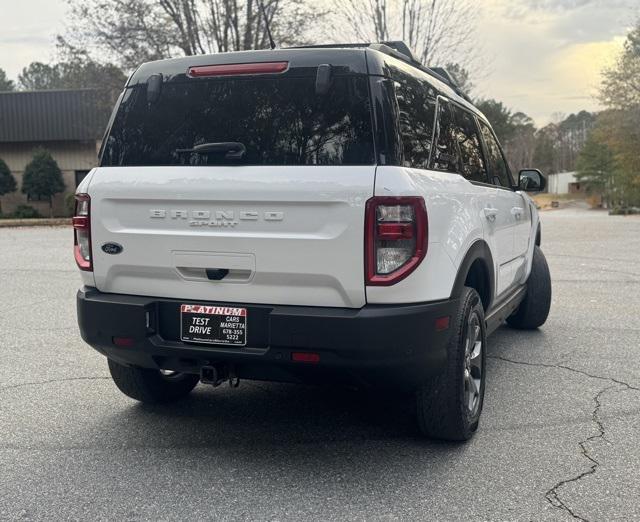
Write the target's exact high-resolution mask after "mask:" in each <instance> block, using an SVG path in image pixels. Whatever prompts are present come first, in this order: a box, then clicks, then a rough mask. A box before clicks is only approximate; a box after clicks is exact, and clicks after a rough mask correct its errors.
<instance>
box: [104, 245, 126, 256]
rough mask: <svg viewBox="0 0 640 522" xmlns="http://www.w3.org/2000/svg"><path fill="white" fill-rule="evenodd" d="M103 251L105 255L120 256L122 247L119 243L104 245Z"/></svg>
mask: <svg viewBox="0 0 640 522" xmlns="http://www.w3.org/2000/svg"><path fill="white" fill-rule="evenodd" d="M102 251H103V252H104V253H105V254H111V255H115V254H119V253H120V252H122V245H119V244H118V243H105V244H104V245H102Z"/></svg>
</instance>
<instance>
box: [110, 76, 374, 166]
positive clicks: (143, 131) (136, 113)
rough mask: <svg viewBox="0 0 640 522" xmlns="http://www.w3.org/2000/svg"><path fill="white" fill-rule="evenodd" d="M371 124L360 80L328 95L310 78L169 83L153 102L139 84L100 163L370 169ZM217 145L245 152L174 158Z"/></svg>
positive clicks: (343, 82)
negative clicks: (231, 145)
mask: <svg viewBox="0 0 640 522" xmlns="http://www.w3.org/2000/svg"><path fill="white" fill-rule="evenodd" d="M371 125H372V124H371V110H370V101H369V92H368V82H367V78H366V77H364V76H344V77H335V78H334V79H333V82H332V86H331V89H330V91H329V92H328V93H327V94H325V95H317V94H316V93H315V77H309V78H277V79H276V78H266V77H261V78H257V77H252V78H244V79H238V78H234V79H219V78H218V79H210V80H187V81H183V82H168V83H165V84H164V85H163V87H162V92H161V95H160V98H159V99H158V100H157V101H155V102H154V103H148V102H147V93H146V86H145V85H138V86H135V87H132V88H128V89H127V91H126V93H125V95H124V97H123V100H122V103H121V105H120V107H119V109H118V111H117V114H116V117H115V119H114V122H113V125H112V128H111V131H110V133H109V137H108V138H107V141H106V143H105V147H104V151H103V155H102V165H103V166H133V165H136V166H137V165H222V164H224V165H234V164H240V165H370V164H373V163H374V147H373V132H372V128H371ZM220 142H240V143H242V144H243V145H244V146H245V148H246V153H245V154H244V156H243V157H242V159H240V160H237V159H227V158H225V153H224V152H222V153H220V152H215V153H208V154H196V153H189V152H184V151H183V152H177V150H178V149H191V148H193V147H194V146H196V145H200V144H204V143H220Z"/></svg>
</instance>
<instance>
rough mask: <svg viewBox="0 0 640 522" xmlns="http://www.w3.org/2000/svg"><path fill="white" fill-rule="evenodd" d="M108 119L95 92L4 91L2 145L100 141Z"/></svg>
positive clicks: (0, 96)
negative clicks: (35, 142) (28, 142)
mask: <svg viewBox="0 0 640 522" xmlns="http://www.w3.org/2000/svg"><path fill="white" fill-rule="evenodd" d="M101 105H102V106H101ZM108 117H109V115H108V112H107V111H106V110H105V108H104V107H103V103H101V99H100V96H99V93H98V92H97V91H95V90H93V89H74V90H64V91H24V92H20V91H18V92H0V142H1V143H11V142H26V141H30V142H34V141H67V140H95V139H100V138H101V136H102V133H103V132H104V128H105V125H106V121H107V119H108Z"/></svg>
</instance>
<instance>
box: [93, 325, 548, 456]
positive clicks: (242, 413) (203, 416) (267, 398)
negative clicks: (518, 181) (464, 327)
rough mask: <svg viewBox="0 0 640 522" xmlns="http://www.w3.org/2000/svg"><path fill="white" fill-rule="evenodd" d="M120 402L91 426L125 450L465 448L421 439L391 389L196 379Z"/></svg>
mask: <svg viewBox="0 0 640 522" xmlns="http://www.w3.org/2000/svg"><path fill="white" fill-rule="evenodd" d="M518 335H519V337H518V342H519V343H522V344H523V345H526V346H527V347H529V348H530V347H531V346H532V345H534V344H536V342H539V341H540V340H542V337H541V336H540V335H539V334H537V333H536V332H534V333H531V334H530V336H531V338H530V339H529V340H527V337H529V334H527V333H524V334H523V333H522V332H520V333H519V334H518ZM514 340H515V339H514V337H513V331H512V330H509V329H500V330H498V331H497V332H496V333H495V334H494V335H493V336H492V337H491V341H492V342H491V343H490V348H489V350H488V353H489V355H492V354H496V355H497V354H500V353H505V352H506V351H508V350H509V345H512V344H513V342H514ZM488 365H489V369H490V370H491V373H493V375H491V377H490V379H494V378H495V379H503V378H509V376H508V371H507V370H508V368H501V367H498V366H497V365H495V364H494V363H493V362H492V361H491V359H489V360H488ZM492 366H493V368H492ZM490 389H491V386H490V385H489V386H488V391H489V390H490ZM489 393H490V391H489ZM492 402H494V401H492ZM126 404H127V405H126V406H124V407H123V408H122V409H120V410H118V411H117V412H116V413H111V414H109V415H107V416H106V417H103V418H102V419H101V422H100V423H99V424H100V426H99V427H98V428H97V429H98V430H99V431H101V432H102V431H103V430H104V431H107V432H110V433H112V434H113V436H114V437H115V438H116V439H117V441H118V443H119V444H121V445H123V446H127V447H129V446H132V447H136V446H139V447H166V448H198V449H200V450H202V451H205V452H207V453H211V452H216V451H224V450H233V451H235V450H238V449H242V451H243V452H244V453H246V452H247V451H248V452H250V453H256V454H257V453H260V452H264V451H266V450H268V451H274V450H279V451H282V450H283V448H286V447H289V448H290V447H291V446H292V445H301V446H303V447H304V446H305V445H308V444H315V445H322V444H327V445H330V444H335V443H341V444H347V445H358V444H362V443H363V442H372V441H375V442H382V443H384V442H388V443H401V445H403V446H405V447H407V446H408V447H412V446H415V447H416V448H418V447H419V448H422V450H424V449H425V448H431V449H433V450H434V451H436V452H442V451H445V452H446V451H453V452H455V451H458V450H459V449H460V448H461V447H462V446H463V445H462V444H456V443H446V442H441V441H429V440H426V439H424V438H422V437H421V436H420V435H419V433H418V428H417V424H416V420H415V410H414V408H415V403H414V400H413V396H412V395H409V394H400V393H394V392H391V391H378V390H360V389H355V388H348V387H339V386H335V387H328V386H326V387H323V386H304V385H297V384H277V383H267V382H258V381H242V382H241V384H240V387H239V388H237V389H231V388H229V387H228V386H227V385H226V384H224V385H222V386H219V387H217V388H213V387H211V386H208V385H202V384H200V385H198V386H197V387H196V389H195V390H194V391H193V392H192V394H191V395H190V396H189V397H187V398H186V399H183V400H180V401H178V402H175V403H171V404H166V405H144V404H139V403H135V402H127V403H126ZM486 413H487V412H486V411H485V414H486ZM292 451H293V450H292Z"/></svg>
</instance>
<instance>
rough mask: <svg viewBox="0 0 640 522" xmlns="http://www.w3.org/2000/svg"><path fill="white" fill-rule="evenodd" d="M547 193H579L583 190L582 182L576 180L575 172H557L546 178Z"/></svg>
mask: <svg viewBox="0 0 640 522" xmlns="http://www.w3.org/2000/svg"><path fill="white" fill-rule="evenodd" d="M547 191H548V192H549V194H580V193H583V192H584V186H583V185H582V183H580V182H579V181H577V180H576V173H575V172H557V173H555V174H549V176H548V178H547Z"/></svg>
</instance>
